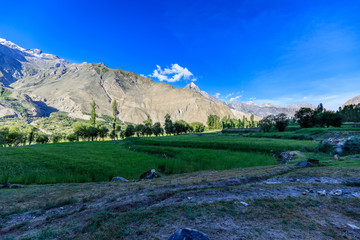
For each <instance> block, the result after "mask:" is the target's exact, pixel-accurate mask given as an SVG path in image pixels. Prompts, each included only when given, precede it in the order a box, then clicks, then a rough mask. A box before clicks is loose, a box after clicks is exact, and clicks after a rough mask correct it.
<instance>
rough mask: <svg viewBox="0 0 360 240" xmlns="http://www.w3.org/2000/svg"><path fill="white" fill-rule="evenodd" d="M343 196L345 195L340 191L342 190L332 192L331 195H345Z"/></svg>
mask: <svg viewBox="0 0 360 240" xmlns="http://www.w3.org/2000/svg"><path fill="white" fill-rule="evenodd" d="M343 194H344V193H343V191H342V190H340V189H336V190H332V191H331V192H330V195H334V196H341V195H343Z"/></svg>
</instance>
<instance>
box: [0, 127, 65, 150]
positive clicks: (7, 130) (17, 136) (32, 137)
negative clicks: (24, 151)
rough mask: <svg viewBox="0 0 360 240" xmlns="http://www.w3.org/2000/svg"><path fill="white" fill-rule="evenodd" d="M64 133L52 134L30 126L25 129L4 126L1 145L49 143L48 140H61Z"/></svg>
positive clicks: (1, 132) (1, 133)
mask: <svg viewBox="0 0 360 240" xmlns="http://www.w3.org/2000/svg"><path fill="white" fill-rule="evenodd" d="M63 137H64V136H63V135H62V134H59V133H54V134H51V135H48V134H45V133H43V132H41V131H39V129H38V128H35V127H33V126H28V127H26V128H25V129H19V128H18V127H15V126H12V127H4V128H1V129H0V146H1V147H5V146H8V147H12V146H19V145H26V143H27V144H29V145H30V144H32V143H38V144H39V143H40V144H42V143H47V142H50V141H51V142H54V143H56V142H59V141H61V139H63Z"/></svg>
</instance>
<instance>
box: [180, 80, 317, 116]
mask: <svg viewBox="0 0 360 240" xmlns="http://www.w3.org/2000/svg"><path fill="white" fill-rule="evenodd" d="M184 88H185V89H189V90H191V91H193V92H197V93H200V94H201V95H203V96H204V97H206V98H208V99H209V100H211V101H213V102H217V103H222V104H224V105H227V106H228V107H229V108H231V109H234V110H237V111H240V112H243V113H245V114H248V115H251V114H253V115H255V116H259V117H266V116H268V115H277V114H279V113H285V114H286V115H287V116H288V117H289V118H291V117H293V116H294V114H295V112H296V111H297V110H299V109H300V108H302V107H308V108H312V109H314V108H316V106H314V105H312V104H309V103H299V104H292V105H289V106H277V105H274V104H272V103H264V104H262V105H260V106H259V105H257V104H256V103H254V102H251V101H249V102H245V103H243V102H239V101H234V102H226V101H224V100H221V99H218V98H216V97H215V96H212V95H210V94H208V93H207V92H204V91H201V90H200V88H199V87H198V86H196V85H195V83H193V82H192V83H189V84H188V85H186V86H185V87H184Z"/></svg>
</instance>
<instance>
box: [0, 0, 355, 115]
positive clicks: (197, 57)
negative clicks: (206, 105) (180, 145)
mask: <svg viewBox="0 0 360 240" xmlns="http://www.w3.org/2000/svg"><path fill="white" fill-rule="evenodd" d="M1 9H2V11H1V14H0V37H2V38H5V39H7V40H10V41H12V42H14V43H16V44H18V45H19V46H21V47H24V48H39V49H41V50H43V51H44V52H47V53H53V54H56V55H58V56H59V57H61V58H64V59H66V60H68V61H70V62H78V63H80V62H104V63H105V64H106V65H107V66H109V67H111V68H121V69H124V70H128V71H132V72H135V73H138V74H143V75H145V76H151V78H152V79H154V81H157V82H159V81H160V80H162V81H165V82H166V81H170V84H172V85H174V86H176V87H184V86H185V85H186V84H187V83H189V82H190V81H195V84H197V85H198V86H199V87H200V88H201V89H202V90H204V91H207V92H208V93H210V94H213V95H215V94H217V96H219V98H221V99H224V100H232V101H234V100H240V101H242V102H246V101H249V100H252V101H254V102H256V103H258V104H262V103H265V102H271V103H274V104H279V105H287V104H293V103H300V102H309V103H313V104H315V105H317V104H318V103H320V102H322V103H323V104H324V106H325V107H326V108H329V109H337V108H338V107H339V106H341V105H342V104H343V103H344V102H345V101H346V100H348V99H349V98H352V97H354V96H356V95H359V94H360V14H359V12H360V1H357V0H353V1H346V0H341V1H340V0H339V1H329V0H327V1H322V0H317V1H312V0H308V1H305V0H302V1H296V0H286V1H285V0H284V1H270V0H267V1H257V0H249V1H241V0H238V1H230V0H229V1H227V0H223V1H211V0H207V1H197V0H192V1H137V0H133V1H107V0H103V1H101V2H99V1H67V0H65V1H36V0H33V1H16V0H13V1H5V2H2V3H1ZM154 71H155V72H154ZM159 79H160V80H159Z"/></svg>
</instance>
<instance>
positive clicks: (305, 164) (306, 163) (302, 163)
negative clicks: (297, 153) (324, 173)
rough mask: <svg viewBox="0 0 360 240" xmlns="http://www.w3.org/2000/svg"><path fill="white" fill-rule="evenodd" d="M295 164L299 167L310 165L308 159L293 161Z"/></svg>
mask: <svg viewBox="0 0 360 240" xmlns="http://www.w3.org/2000/svg"><path fill="white" fill-rule="evenodd" d="M295 166H299V167H311V163H309V162H308V161H302V162H297V163H295Z"/></svg>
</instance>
